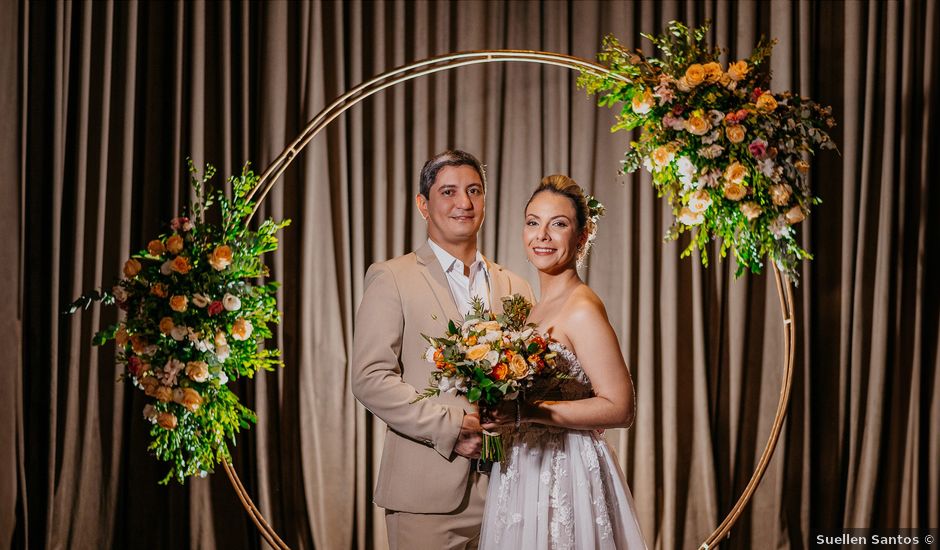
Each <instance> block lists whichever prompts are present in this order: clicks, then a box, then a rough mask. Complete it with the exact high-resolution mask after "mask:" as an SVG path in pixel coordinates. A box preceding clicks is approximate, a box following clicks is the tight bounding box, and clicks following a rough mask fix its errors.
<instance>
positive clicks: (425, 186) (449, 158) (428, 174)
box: [418, 149, 486, 198]
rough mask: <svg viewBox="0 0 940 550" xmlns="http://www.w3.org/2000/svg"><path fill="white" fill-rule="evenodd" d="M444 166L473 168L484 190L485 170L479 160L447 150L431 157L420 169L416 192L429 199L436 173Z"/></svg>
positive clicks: (456, 150)
mask: <svg viewBox="0 0 940 550" xmlns="http://www.w3.org/2000/svg"><path fill="white" fill-rule="evenodd" d="M445 166H469V167H471V168H473V169H474V170H476V171H477V174H479V175H480V182H481V183H482V184H483V189H486V169H485V168H484V167H483V164H482V163H481V162H480V160H479V159H477V158H476V157H475V156H473V155H471V154H470V153H467V152H466V151H461V150H460V149H454V150H450V149H448V150H447V151H444V152H443V153H438V154H436V155H434V156H433V157H431V158H430V159H429V160H428V161H427V162H425V163H424V167H423V168H421V177H420V179H419V187H418V192H419V193H421V194H422V195H424V198H429V197H430V193H431V186H432V185H434V180H436V179H437V173H438V172H440V171H441V168H444V167H445Z"/></svg>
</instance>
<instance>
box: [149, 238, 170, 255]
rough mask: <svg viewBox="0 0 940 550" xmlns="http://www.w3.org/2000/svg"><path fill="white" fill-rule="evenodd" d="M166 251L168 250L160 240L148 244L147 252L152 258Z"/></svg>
mask: <svg viewBox="0 0 940 550" xmlns="http://www.w3.org/2000/svg"><path fill="white" fill-rule="evenodd" d="M165 251H166V248H164V247H163V242H161V241H160V240H159V239H154V240H152V241H150V242H149V243H147V252H148V253H149V254H150V255H151V256H160V255H162V254H163V253H164V252H165Z"/></svg>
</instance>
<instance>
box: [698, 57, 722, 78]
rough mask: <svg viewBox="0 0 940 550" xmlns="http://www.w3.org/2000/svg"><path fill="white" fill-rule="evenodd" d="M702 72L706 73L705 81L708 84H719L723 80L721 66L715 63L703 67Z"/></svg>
mask: <svg viewBox="0 0 940 550" xmlns="http://www.w3.org/2000/svg"><path fill="white" fill-rule="evenodd" d="M702 70H704V71H705V80H707V81H708V82H718V79H719V78H721V65H719V64H718V63H715V62H714V61H712V62H709V63H706V64H704V65H702Z"/></svg>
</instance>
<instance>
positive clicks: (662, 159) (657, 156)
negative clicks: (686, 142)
mask: <svg viewBox="0 0 940 550" xmlns="http://www.w3.org/2000/svg"><path fill="white" fill-rule="evenodd" d="M652 156H653V162H654V163H656V166H659V167H664V166H667V165H668V164H669V163H670V162H672V159H673V157H674V156H675V152H673V150H672V148H671V147H669V146H668V145H662V146H659V147H657V148H656V149H654V150H653V155H652Z"/></svg>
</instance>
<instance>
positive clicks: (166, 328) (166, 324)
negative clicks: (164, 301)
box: [160, 317, 176, 334]
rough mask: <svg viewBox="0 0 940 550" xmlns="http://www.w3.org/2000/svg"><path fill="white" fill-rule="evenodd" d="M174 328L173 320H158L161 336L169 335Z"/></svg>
mask: <svg viewBox="0 0 940 550" xmlns="http://www.w3.org/2000/svg"><path fill="white" fill-rule="evenodd" d="M175 326H176V325H175V324H174V323H173V319H172V318H171V317H164V318H163V319H160V332H162V333H163V334H169V333H170V331H171V330H173V327H175Z"/></svg>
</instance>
